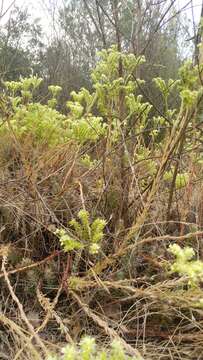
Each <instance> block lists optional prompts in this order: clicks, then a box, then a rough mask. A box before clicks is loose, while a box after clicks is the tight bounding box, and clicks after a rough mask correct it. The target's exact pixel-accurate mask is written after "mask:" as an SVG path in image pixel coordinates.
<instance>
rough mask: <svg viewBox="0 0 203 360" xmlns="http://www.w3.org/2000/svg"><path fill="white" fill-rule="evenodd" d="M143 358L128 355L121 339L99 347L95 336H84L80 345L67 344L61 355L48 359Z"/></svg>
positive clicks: (112, 359)
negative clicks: (108, 346)
mask: <svg viewBox="0 0 203 360" xmlns="http://www.w3.org/2000/svg"><path fill="white" fill-rule="evenodd" d="M94 359H97V360H130V359H131V360H141V357H133V356H128V355H127V354H126V353H125V351H124V349H123V346H122V345H121V343H120V342H119V340H114V341H113V342H112V343H111V346H110V349H106V348H105V349H103V348H99V349H98V348H97V346H96V343H95V340H94V338H92V337H88V336H86V337H84V338H83V339H82V340H81V342H80V344H79V346H76V345H67V346H66V347H64V348H63V349H62V354H61V355H60V356H57V355H55V356H49V357H48V358H47V360H94Z"/></svg>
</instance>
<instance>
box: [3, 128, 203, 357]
mask: <svg viewBox="0 0 203 360" xmlns="http://www.w3.org/2000/svg"><path fill="white" fill-rule="evenodd" d="M178 136H180V133H177V134H176V140H177V139H178ZM174 142H175V139H173V142H170V144H169V143H168V145H167V146H166V149H165V152H164V155H163V159H162V162H161V164H162V171H161V170H160V173H159V174H158V175H157V179H156V181H155V183H154V185H153V187H152V188H151V190H148V192H147V193H143V194H142V195H140V192H139V189H138V186H137V183H136V179H135V174H136V176H137V177H138V178H139V176H142V169H141V168H140V165H139V166H137V168H136V166H135V169H134V170H133V172H132V173H130V174H128V181H129V183H130V187H129V188H130V194H129V197H128V201H129V203H128V205H129V204H130V206H129V211H128V226H126V225H124V224H123V222H122V221H120V222H119V221H118V220H121V219H118V218H117V216H118V213H119V203H120V198H119V196H118V197H117V195H118V194H120V193H121V190H122V182H121V179H120V178H119V174H118V171H117V167H116V166H113V165H112V164H115V163H116V161H117V155H116V154H110V155H109V163H108V161H107V165H108V166H107V167H108V169H107V170H108V172H107V175H108V177H107V179H106V183H105V184H104V186H103V187H99V186H98V182H97V179H98V177H102V176H103V175H102V174H103V166H102V165H103V164H102V162H101V164H100V165H98V166H97V167H96V168H95V169H91V170H87V169H86V168H84V167H82V166H81V165H80V163H79V160H78V156H79V154H80V150H79V149H78V148H76V147H75V146H74V145H73V144H71V143H70V144H66V145H64V146H61V147H58V148H54V149H53V150H50V149H47V148H46V147H44V148H38V149H36V148H35V149H33V147H32V144H30V145H29V143H27V142H26V143H23V144H20V151H19V147H16V145H15V144H13V143H12V141H11V139H10V140H9V141H8V140H7V143H4V144H1V145H0V159H1V183H0V213H1V214H0V222H1V227H2V228H1V233H0V236H1V241H0V242H1V250H0V254H1V259H2V272H1V273H0V282H1V299H2V301H1V309H0V337H1V347H0V358H2V359H4V358H5V359H13V360H17V359H19V360H24V359H27V360H29V359H30V360H32V359H43V356H46V355H47V351H48V350H54V351H57V350H58V349H59V348H60V346H61V345H62V344H64V343H66V342H73V341H78V340H79V339H80V337H81V336H82V335H84V334H87V333H88V334H89V335H93V336H95V337H96V339H97V340H98V342H102V343H104V342H105V343H108V341H109V340H110V338H115V337H116V338H119V339H121V341H122V343H123V344H124V347H125V349H126V351H127V352H128V353H131V354H132V353H133V354H135V355H136V354H137V353H138V352H139V353H141V354H142V356H143V358H145V359H152V360H157V359H164V360H165V359H174V360H176V359H178V360H180V359H184V360H187V359H188V360H189V359H190V360H191V359H194V360H197V359H202V354H203V345H202V344H203V335H202V334H203V332H202V326H203V310H202V309H201V308H200V307H198V306H197V305H196V304H197V302H198V300H199V299H201V298H202V290H201V289H195V290H190V289H187V286H186V283H187V282H186V280H185V279H176V278H175V277H174V278H173V277H171V276H170V275H169V274H167V270H166V264H167V261H168V260H169V255H168V253H167V247H168V245H169V243H170V242H172V241H174V242H179V243H182V244H184V245H185V244H187V245H188V244H189V245H192V246H193V247H194V248H195V249H196V250H197V253H198V254H200V255H201V251H202V245H201V237H202V234H203V231H202V228H201V214H200V212H201V209H202V203H203V201H202V199H201V198H200V197H198V196H197V195H196V197H195V194H197V193H198V192H199V188H201V180H199V181H197V180H198V179H197V177H195V176H194V174H193V175H191V181H190V183H189V185H188V186H187V188H185V189H183V190H181V191H180V192H179V193H176V196H175V197H174V201H173V204H172V209H173V211H174V214H175V216H174V218H173V219H171V220H170V221H166V219H165V217H166V216H165V215H166V210H167V207H166V205H165V203H166V201H165V200H166V196H168V192H167V191H166V187H165V185H164V183H162V179H161V174H162V172H163V169H164V167H165V165H166V162H167V159H168V156H169V155H171V147H173V146H174ZM101 148H102V145H101ZM101 148H100V146H98V148H96V150H95V148H94V151H98V152H99V153H100V152H101ZM189 165H190V164H189ZM189 165H188V166H189ZM107 170H106V171H107ZM136 171H137V172H136ZM139 171H140V173H139ZM196 171H197V172H198V169H196ZM129 179H130V180H129ZM200 179H201V176H200ZM150 191H151V192H150ZM140 196H141V197H140ZM197 197H198V203H197V200H196V198H197ZM141 200H142V201H141ZM146 201H147V202H146ZM143 203H146V208H143ZM84 205H85V207H86V209H88V210H89V211H90V213H91V214H92V216H93V217H95V216H102V217H104V218H106V219H107V220H108V225H107V229H106V233H107V236H106V238H105V241H104V244H103V251H104V253H105V255H104V253H103V254H102V255H99V256H98V257H96V258H92V257H89V256H88V255H87V254H86V253H85V252H82V253H81V254H80V256H79V257H78V259H77V268H76V269H74V267H73V264H76V261H75V254H74V252H73V253H71V254H68V255H66V254H64V253H63V252H62V251H61V249H60V247H59V242H58V239H57V238H56V236H55V235H54V230H55V228H56V227H60V226H61V227H62V226H64V227H66V225H67V222H68V220H70V219H71V218H72V217H74V216H75V215H76V214H77V212H78V210H79V209H81V208H82V207H84ZM192 208H195V215H196V220H195V221H194V219H193V220H192V221H190V219H189V220H188V219H187V216H188V214H189V213H190V212H191V209H192ZM132 239H133V241H131V240H132ZM5 245H6V246H5ZM5 260H6V261H7V264H6V262H5ZM75 277H77V283H74V281H73V280H74V278H75ZM30 313H31V315H30Z"/></svg>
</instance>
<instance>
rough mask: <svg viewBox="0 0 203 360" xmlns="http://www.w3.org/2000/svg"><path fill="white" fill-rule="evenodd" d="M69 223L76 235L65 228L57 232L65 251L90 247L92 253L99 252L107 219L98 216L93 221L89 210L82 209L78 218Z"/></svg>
mask: <svg viewBox="0 0 203 360" xmlns="http://www.w3.org/2000/svg"><path fill="white" fill-rule="evenodd" d="M69 225H70V226H71V227H72V228H73V229H74V233H75V237H73V236H71V235H69V234H68V232H67V231H66V230H65V229H57V230H56V232H55V234H56V235H58V236H59V239H60V243H61V246H62V248H63V249H64V251H66V252H68V251H71V250H79V249H83V248H88V250H89V253H90V254H97V253H98V251H99V249H100V244H101V241H102V239H103V238H104V228H105V226H106V221H105V220H103V219H101V218H97V219H95V220H94V221H93V222H92V223H91V222H90V215H89V212H88V211H86V210H80V211H79V213H78V220H76V219H72V220H71V221H70V222H69Z"/></svg>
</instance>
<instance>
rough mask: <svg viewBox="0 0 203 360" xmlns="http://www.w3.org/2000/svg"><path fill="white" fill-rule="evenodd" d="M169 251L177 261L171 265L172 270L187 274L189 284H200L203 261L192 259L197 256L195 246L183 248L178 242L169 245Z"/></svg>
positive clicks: (202, 274)
mask: <svg viewBox="0 0 203 360" xmlns="http://www.w3.org/2000/svg"><path fill="white" fill-rule="evenodd" d="M169 252H170V253H171V254H173V255H174V256H175V261H174V262H173V263H172V264H171V266H170V269H171V272H172V273H178V274H179V275H180V276H187V278H188V285H189V286H193V287H194V286H199V284H200V282H201V281H202V278H203V262H202V261H200V260H192V258H193V257H194V256H195V252H194V250H193V248H191V247H189V246H186V247H185V248H181V247H180V246H179V245H178V244H173V245H170V246H169Z"/></svg>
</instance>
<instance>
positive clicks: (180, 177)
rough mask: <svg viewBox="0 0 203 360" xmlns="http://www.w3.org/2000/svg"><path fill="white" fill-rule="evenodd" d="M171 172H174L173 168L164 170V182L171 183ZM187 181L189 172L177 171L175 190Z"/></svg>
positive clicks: (185, 184)
mask: <svg viewBox="0 0 203 360" xmlns="http://www.w3.org/2000/svg"><path fill="white" fill-rule="evenodd" d="M173 173H174V170H173V169H172V170H170V171H166V172H165V173H164V176H163V179H164V180H165V181H166V182H168V183H171V182H172V180H173ZM188 182H189V174H188V173H187V172H184V173H178V174H177V176H176V181H175V187H176V189H177V190H180V189H182V188H184V187H185V186H187V184H188Z"/></svg>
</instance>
